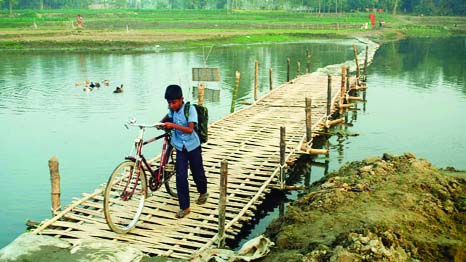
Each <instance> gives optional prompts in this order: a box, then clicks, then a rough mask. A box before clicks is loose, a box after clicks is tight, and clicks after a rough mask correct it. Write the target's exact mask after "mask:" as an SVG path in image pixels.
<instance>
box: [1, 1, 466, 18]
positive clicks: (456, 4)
mask: <svg viewBox="0 0 466 262" xmlns="http://www.w3.org/2000/svg"><path fill="white" fill-rule="evenodd" d="M0 7H1V8H2V9H9V10H10V11H11V10H14V9H61V8H84V9H85V8H147V9H223V10H227V11H228V10H232V9H247V10H287V11H301V12H313V13H342V12H357V11H372V10H373V9H377V10H383V11H384V12H390V13H393V14H397V13H411V14H423V15H466V13H465V9H466V1H464V0H0Z"/></svg>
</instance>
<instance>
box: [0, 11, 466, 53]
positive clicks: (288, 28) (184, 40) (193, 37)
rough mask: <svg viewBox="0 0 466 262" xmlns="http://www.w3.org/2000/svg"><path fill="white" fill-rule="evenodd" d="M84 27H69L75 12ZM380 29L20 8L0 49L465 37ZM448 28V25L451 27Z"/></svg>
mask: <svg viewBox="0 0 466 262" xmlns="http://www.w3.org/2000/svg"><path fill="white" fill-rule="evenodd" d="M77 14H81V15H82V16H83V18H84V29H82V30H81V29H80V30H78V29H77V28H76V15H77ZM377 18H378V19H379V18H383V19H384V20H385V25H386V26H385V27H384V28H379V27H378V24H377V25H376V27H375V28H369V29H366V30H364V29H361V27H362V26H363V24H364V23H367V22H369V19H368V13H345V14H325V15H323V14H322V15H316V14H311V13H292V12H284V11H244V10H243V11H234V12H233V13H230V14H227V13H226V12H225V11H223V10H142V9H141V10H136V9H113V10H112V9H105V10H103V9H101V10H90V9H82V10H69V9H67V10H63V9H61V10H21V11H17V12H14V15H13V16H10V15H9V14H8V13H7V12H6V11H3V12H1V13H0V35H1V36H0V49H22V50H31V49H32V50H37V49H54V50H57V49H61V50H93V49H97V50H128V51H138V50H139V51H150V50H152V47H154V46H162V47H163V48H164V49H173V48H180V47H197V46H205V45H212V44H247V43H256V42H279V41H281V42H283V41H302V40H308V39H310V38H316V37H318V38H341V37H349V36H354V35H362V36H368V37H371V38H373V39H375V40H378V41H387V40H393V39H399V38H402V37H405V36H444V35H451V34H465V29H464V28H466V26H465V25H466V22H465V21H466V19H465V18H464V17H440V18H439V17H436V18H432V17H430V18H423V17H409V16H392V15H390V14H377ZM453 25H455V26H453Z"/></svg>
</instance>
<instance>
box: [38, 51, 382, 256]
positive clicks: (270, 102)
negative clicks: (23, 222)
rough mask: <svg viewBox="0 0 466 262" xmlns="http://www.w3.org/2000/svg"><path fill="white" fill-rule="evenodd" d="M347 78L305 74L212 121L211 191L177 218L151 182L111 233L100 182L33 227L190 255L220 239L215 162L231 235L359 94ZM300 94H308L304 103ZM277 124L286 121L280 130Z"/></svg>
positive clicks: (206, 149)
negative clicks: (136, 209)
mask: <svg viewBox="0 0 466 262" xmlns="http://www.w3.org/2000/svg"><path fill="white" fill-rule="evenodd" d="M355 53H356V51H355ZM374 53H375V50H370V51H369V59H367V56H368V55H367V48H366V63H365V64H366V66H367V63H370V61H371V60H372V57H373V55H374ZM359 56H361V54H360V55H359ZM362 56H364V55H362ZM356 60H357V59H356ZM357 68H358V69H359V63H358V64H357ZM358 74H359V73H358ZM349 79H350V78H349V76H347V77H345V72H343V77H342V75H341V74H339V73H338V74H337V73H336V74H335V75H334V76H333V77H332V80H331V81H329V76H328V75H327V74H322V73H317V72H315V73H310V74H304V75H301V76H298V77H297V78H295V79H293V80H291V81H289V82H286V83H284V84H282V85H281V86H279V87H277V88H275V89H272V90H271V91H270V92H268V93H267V94H265V95H264V96H263V97H261V98H259V99H257V100H256V101H255V102H254V103H253V104H252V105H250V106H247V107H245V108H243V109H241V110H239V111H237V112H234V113H232V114H230V115H227V116H226V117H224V118H222V119H220V120H218V121H216V122H214V123H211V124H210V125H209V141H208V142H207V143H205V144H203V145H202V150H203V158H204V166H205V171H206V176H207V180H208V191H209V193H210V198H209V199H208V201H207V203H206V204H204V205H202V206H198V205H196V204H195V203H192V205H191V213H190V214H189V215H188V216H187V217H185V218H183V219H175V218H174V215H175V212H176V211H177V210H178V209H179V207H178V201H177V200H176V199H174V198H172V197H170V196H169V195H168V194H167V193H166V192H165V191H164V190H158V191H156V192H155V193H153V195H152V196H150V197H148V198H147V199H146V204H145V207H144V209H143V214H142V215H141V217H140V219H139V222H138V224H137V226H136V228H135V229H133V230H132V231H131V232H130V233H128V234H124V235H122V234H117V233H114V232H112V231H111V230H110V229H109V228H108V226H107V224H106V220H105V217H104V212H103V198H104V197H103V190H104V188H105V185H102V186H101V187H100V188H98V189H96V190H95V191H94V192H93V193H83V195H82V197H81V198H79V199H77V198H76V199H75V200H74V201H73V202H72V203H71V204H70V205H69V206H68V207H67V208H66V209H64V210H63V211H61V212H59V213H57V214H56V215H55V216H54V217H53V218H51V219H49V220H45V221H43V222H42V223H41V224H40V226H39V227H38V228H36V229H35V230H34V231H33V234H41V235H50V236H55V237H58V238H61V239H63V240H66V241H68V242H70V243H71V244H75V243H76V242H77V241H79V240H80V239H86V238H99V239H107V240H112V241H118V242H121V243H125V244H127V245H131V246H133V247H136V248H138V249H140V250H141V251H143V252H144V253H146V254H149V255H152V256H166V257H173V258H181V259H189V258H191V257H192V256H193V254H196V253H199V252H202V251H204V250H206V249H208V248H209V247H211V246H216V245H217V244H218V242H219V241H221V240H222V235H221V234H219V231H218V216H219V215H218V208H219V197H220V189H219V184H220V178H221V168H220V167H221V162H222V161H223V160H227V161H228V186H227V202H226V207H225V208H226V212H225V226H224V228H225V231H224V232H225V236H226V237H228V238H234V237H235V236H236V235H237V234H238V233H239V232H240V231H241V228H242V226H243V225H244V224H245V223H247V221H249V220H251V219H252V218H253V216H254V211H255V210H256V208H257V206H258V205H259V204H260V203H261V202H262V201H263V199H264V197H265V195H266V194H267V193H269V192H270V190H271V188H272V187H274V186H275V187H277V186H280V184H281V181H280V178H279V177H280V174H281V173H282V172H281V171H283V170H284V168H286V166H287V164H288V165H291V163H292V161H293V159H295V158H297V157H298V156H299V155H300V154H309V153H316V152H317V153H325V152H320V151H318V150H317V151H313V149H312V142H313V138H314V137H315V136H317V135H318V132H319V131H321V130H324V129H325V128H326V126H327V127H328V126H329V125H332V124H334V123H341V122H342V121H343V120H342V119H337V120H333V121H332V120H331V119H330V115H331V114H332V113H333V112H336V111H338V110H343V109H344V108H346V107H349V106H350V105H348V102H347V100H360V99H358V98H357V97H354V96H351V95H349V94H350V93H349V91H350V90H349V89H351V90H358V89H364V88H365V87H364V86H363V85H362V84H361V85H358V84H357V83H361V79H362V77H359V78H357V77H354V78H352V83H351V84H350V82H349V81H348V80H349ZM341 80H342V81H341ZM348 87H349V89H348ZM329 95H330V96H329ZM306 98H310V99H311V100H308V102H307V103H306V100H307V99H306ZM327 108H328V109H327ZM280 127H286V134H285V132H283V131H282V132H281V128H280ZM282 129H283V128H282ZM281 138H282V140H284V141H282V143H280V140H281ZM283 142H284V143H283ZM281 144H282V152H281V148H280V146H281ZM190 183H191V185H190V190H192V191H191V192H190V193H191V199H195V198H196V197H197V193H196V192H195V188H196V187H195V186H194V185H193V184H192V181H191V182H190Z"/></svg>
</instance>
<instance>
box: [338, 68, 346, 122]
mask: <svg viewBox="0 0 466 262" xmlns="http://www.w3.org/2000/svg"><path fill="white" fill-rule="evenodd" d="M345 85H346V66H345V65H343V66H342V67H341V86H340V110H339V111H340V115H342V114H343V104H344V103H345V93H346V88H345Z"/></svg>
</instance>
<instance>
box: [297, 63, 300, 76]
mask: <svg viewBox="0 0 466 262" xmlns="http://www.w3.org/2000/svg"><path fill="white" fill-rule="evenodd" d="M296 64H297V66H296V76H299V75H301V62H300V61H298V62H297V63H296Z"/></svg>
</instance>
